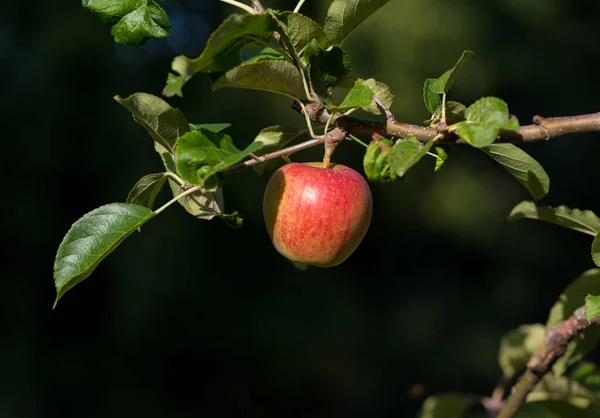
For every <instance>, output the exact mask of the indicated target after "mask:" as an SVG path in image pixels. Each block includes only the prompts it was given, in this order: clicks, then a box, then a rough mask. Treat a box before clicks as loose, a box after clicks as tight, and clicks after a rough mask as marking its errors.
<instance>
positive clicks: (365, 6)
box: [323, 0, 389, 45]
mask: <svg viewBox="0 0 600 418" xmlns="http://www.w3.org/2000/svg"><path fill="white" fill-rule="evenodd" d="M388 1H389V0H333V2H332V3H331V5H330V6H329V10H327V18H326V19H325V26H324V27H323V29H324V30H325V33H326V34H327V37H328V38H329V41H330V42H331V44H332V45H341V44H342V42H344V39H346V37H347V36H348V35H349V34H350V32H352V31H353V30H354V29H355V28H356V27H357V26H358V25H360V24H361V23H362V22H363V21H364V20H365V19H366V18H367V17H369V16H370V15H372V14H373V13H375V12H376V11H377V9H379V8H380V7H381V6H383V5H384V4H386V3H387V2H388Z"/></svg>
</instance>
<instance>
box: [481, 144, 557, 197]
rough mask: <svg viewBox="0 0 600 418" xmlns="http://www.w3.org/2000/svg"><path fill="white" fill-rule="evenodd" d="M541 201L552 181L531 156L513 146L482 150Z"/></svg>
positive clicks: (496, 145) (507, 145) (500, 145)
mask: <svg viewBox="0 0 600 418" xmlns="http://www.w3.org/2000/svg"><path fill="white" fill-rule="evenodd" d="M482 151H483V152H485V153H486V154H487V155H489V156H490V157H492V158H493V159H494V160H496V162H497V163H499V164H500V165H501V166H502V167H504V168H505V169H506V170H508V172H509V173H510V174H512V176H513V177H514V178H515V179H517V180H518V181H519V182H520V183H521V184H522V185H523V186H525V188H526V189H527V190H529V193H531V195H532V196H533V198H534V199H536V200H539V199H541V198H543V197H544V196H546V195H547V194H548V192H549V191H550V179H549V178H548V174H546V171H544V168H543V167H542V166H541V165H540V163H538V162H537V161H536V160H534V159H533V158H532V157H531V156H530V155H529V154H527V153H526V152H525V151H523V150H522V149H520V148H519V147H517V146H515V145H513V144H493V145H488V146H487V147H485V148H482Z"/></svg>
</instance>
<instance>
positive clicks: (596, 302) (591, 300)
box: [585, 295, 600, 322]
mask: <svg viewBox="0 0 600 418" xmlns="http://www.w3.org/2000/svg"><path fill="white" fill-rule="evenodd" d="M599 315H600V296H593V295H587V296H586V297H585V316H586V318H587V320H588V321H590V322H591V321H592V320H593V319H594V318H596V317H597V316H599Z"/></svg>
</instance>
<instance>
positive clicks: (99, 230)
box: [54, 203, 154, 307]
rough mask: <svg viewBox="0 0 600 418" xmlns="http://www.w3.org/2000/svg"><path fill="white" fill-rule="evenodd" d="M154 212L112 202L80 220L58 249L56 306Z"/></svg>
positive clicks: (55, 263) (141, 207) (140, 207)
mask: <svg viewBox="0 0 600 418" xmlns="http://www.w3.org/2000/svg"><path fill="white" fill-rule="evenodd" d="M153 216H154V213H153V212H152V211H151V210H150V209H148V208H147V207H145V206H139V205H132V204H127V203H112V204H109V205H105V206H102V207H99V208H98V209H94V210H93V211H91V212H89V213H87V214H86V215H84V216H83V217H82V218H80V219H79V220H77V221H76V222H75V223H74V224H73V226H71V229H69V232H67V235H65V237H64V238H63V241H62V242H61V244H60V246H59V247H58V252H57V253H56V260H55V262H54V284H55V286H56V301H55V302H54V307H56V304H57V303H58V300H59V299H60V298H61V297H62V296H63V295H64V294H65V293H66V292H67V291H68V290H70V289H71V288H73V286H75V285H76V284H77V283H79V282H81V281H82V280H84V279H85V278H87V277H88V276H89V275H90V274H92V272H93V271H94V269H95V268H96V267H97V266H98V264H100V262H101V261H102V260H104V258H106V256H108V255H109V254H110V253H111V252H112V251H113V250H114V249H115V248H117V246H118V245H119V244H120V243H121V242H123V240H124V239H125V238H127V237H128V236H129V235H131V234H132V233H133V232H134V231H135V230H136V229H138V228H139V227H140V226H142V225H143V224H144V223H146V222H147V221H148V220H150V219H151V218H152V217H153Z"/></svg>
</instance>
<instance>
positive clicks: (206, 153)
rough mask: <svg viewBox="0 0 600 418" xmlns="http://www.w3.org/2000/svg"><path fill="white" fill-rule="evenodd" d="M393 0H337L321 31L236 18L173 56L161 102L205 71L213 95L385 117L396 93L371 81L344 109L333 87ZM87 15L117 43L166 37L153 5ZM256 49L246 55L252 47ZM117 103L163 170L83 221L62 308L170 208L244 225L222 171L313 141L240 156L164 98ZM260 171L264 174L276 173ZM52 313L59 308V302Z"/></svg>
mask: <svg viewBox="0 0 600 418" xmlns="http://www.w3.org/2000/svg"><path fill="white" fill-rule="evenodd" d="M387 1H388V0H369V1H365V0H333V2H332V3H331V6H330V8H329V11H328V14H327V19H326V21H325V24H324V25H323V26H320V25H319V24H317V23H316V22H314V21H313V20H311V19H309V18H308V17H306V16H303V15H302V14H300V13H293V12H287V11H284V12H279V11H275V10H271V9H267V10H266V11H265V12H263V13H244V14H232V15H230V16H229V17H228V18H227V19H225V21H224V22H223V23H222V24H221V25H220V26H219V27H218V28H217V29H216V30H215V31H214V32H213V33H212V35H211V36H210V38H209V40H208V41H207V43H206V45H205V48H204V50H203V52H202V54H201V55H200V56H199V57H197V58H193V59H190V58H187V57H184V56H179V57H176V58H175V59H174V60H173V64H172V69H173V71H174V72H175V73H170V74H169V75H168V78H167V85H166V87H165V89H164V91H163V95H164V96H167V97H169V96H173V95H179V96H181V95H182V88H183V86H184V84H185V83H186V82H188V81H189V80H190V78H191V77H192V76H193V75H194V74H196V73H207V74H208V76H209V77H210V79H211V80H212V84H213V89H218V88H222V87H237V88H247V89H257V90H266V91H270V92H274V93H278V94H283V95H286V96H288V97H290V98H292V99H294V100H295V101H297V102H300V101H301V100H302V99H303V98H306V99H309V100H312V99H315V98H318V100H320V101H322V102H323V103H324V105H325V106H326V107H327V108H329V109H330V111H331V112H334V113H335V112H348V111H351V110H354V109H358V108H363V109H365V110H366V111H369V112H371V113H375V114H379V108H378V106H377V104H376V103H375V97H376V94H377V97H379V98H380V100H381V101H382V102H383V103H384V106H386V107H389V106H390V105H391V104H392V101H393V93H392V92H391V91H390V89H389V88H388V87H387V86H385V85H384V84H383V83H379V82H377V81H375V80H374V79H369V80H362V79H356V80H354V82H353V83H352V82H351V84H353V86H352V88H351V89H350V91H349V92H348V95H347V96H346V98H345V99H344V100H343V101H342V103H341V104H340V105H335V104H334V103H333V99H332V89H333V88H334V87H336V86H338V85H341V84H342V82H345V83H347V82H348V74H349V72H350V60H349V57H348V54H347V53H346V52H345V51H343V49H342V48H341V45H342V43H343V41H344V40H345V39H346V37H347V36H348V34H349V33H350V32H351V31H352V30H353V29H355V28H356V27H357V26H358V25H359V24H360V23H361V22H362V21H363V20H365V19H366V18H367V17H368V16H369V15H370V14H372V13H373V12H375V11H376V10H377V9H379V8H380V7H381V6H382V5H384V4H385V3H386V2H387ZM82 5H83V7H85V8H87V9H88V10H90V11H92V12H93V13H95V14H97V15H98V16H99V17H100V19H101V20H102V21H104V22H106V23H108V24H110V25H111V26H112V33H113V35H114V38H115V41H116V42H119V43H129V44H141V43H143V42H145V41H146V40H147V39H152V38H163V37H166V36H168V35H169V33H170V22H169V19H168V17H167V15H166V13H165V12H164V10H163V9H162V8H161V7H160V6H159V5H158V4H157V3H156V2H155V1H153V0H127V1H121V0H119V1H116V0H84V1H83V2H82ZM250 46H253V47H254V48H256V46H258V47H259V48H260V49H259V50H258V52H256V53H255V54H253V55H251V56H248V51H249V50H250V49H249V47H250ZM115 100H116V101H117V102H118V103H119V104H121V105H122V106H123V107H124V108H126V109H127V110H128V111H130V112H131V114H132V115H133V118H134V119H135V121H136V122H137V123H139V124H140V125H142V126H143V127H144V128H145V129H146V131H147V132H148V134H149V135H150V136H151V137H152V139H153V141H154V148H155V150H156V151H157V153H158V154H159V155H160V157H161V159H162V161H163V164H164V168H165V171H164V172H161V173H153V174H149V175H146V176H144V177H143V178H142V179H141V180H140V181H139V182H138V183H137V184H136V185H135V186H134V187H133V189H132V190H131V192H130V193H129V196H128V198H127V200H126V202H125V203H112V204H109V205H105V206H102V207H100V208H98V209H96V210H93V211H92V212H90V213H88V214H86V215H84V216H83V217H82V218H80V219H79V220H78V221H76V222H75V223H74V224H73V226H72V227H71V229H70V230H69V231H68V232H67V234H66V236H65V237H64V239H63V241H62V243H61V244H60V246H59V249H58V252H57V255H56V260H55V264H54V281H55V286H56V290H57V298H56V302H58V300H59V299H60V298H61V297H62V296H63V295H64V294H65V293H66V292H67V291H68V290H70V289H71V288H73V286H75V285H76V284H78V283H79V282H81V281H82V280H84V279H85V278H87V277H88V276H89V275H90V274H91V273H92V272H93V271H94V269H95V268H96V267H97V266H98V265H99V263H100V262H101V261H102V260H103V259H104V258H105V257H106V256H108V255H109V254H110V253H111V252H112V251H113V250H115V248H116V247H117V246H118V245H119V244H120V243H121V242H123V240H124V239H125V238H127V237H128V236H129V235H131V234H132V233H133V232H135V231H136V230H139V229H140V227H141V226H142V225H143V224H144V223H146V222H147V221H149V220H150V219H152V218H154V217H155V216H156V215H157V214H159V213H160V212H162V210H164V209H165V208H166V207H168V206H170V205H171V204H172V203H174V202H178V203H179V204H181V205H182V206H183V207H184V209H185V210H186V211H187V212H189V213H190V214H191V215H193V216H195V217H196V218H199V219H213V218H219V219H222V220H223V221H225V222H226V223H227V224H229V225H230V226H232V227H234V228H237V227H240V226H241V223H242V220H241V218H240V217H239V215H238V214H237V212H234V213H231V214H228V213H226V212H225V211H224V202H223V200H224V199H223V188H222V186H223V183H224V181H225V178H226V173H227V172H229V171H231V169H232V168H233V166H235V165H236V164H238V163H240V162H241V161H243V160H244V159H246V158H247V157H249V156H251V157H252V158H259V157H260V156H261V155H264V154H266V153H270V152H274V151H277V150H279V149H281V148H283V147H285V146H288V145H290V144H292V143H294V142H298V141H301V140H303V139H306V137H307V134H306V132H305V131H301V130H299V129H298V128H296V127H291V126H272V127H267V128H265V129H263V130H262V131H261V132H260V133H259V134H258V135H257V136H256V138H255V139H254V141H252V142H251V143H250V144H249V145H248V146H247V147H245V148H244V149H242V150H240V149H239V148H237V147H236V146H235V145H234V143H233V140H232V138H231V137H230V136H229V135H227V134H226V133H224V132H223V130H224V129H226V128H227V127H228V126H229V125H228V124H200V125H193V124H190V123H189V122H188V120H187V118H186V117H185V116H184V114H183V113H182V112H181V111H180V110H178V109H175V108H173V107H171V106H170V105H169V104H168V103H167V102H166V101H165V100H163V99H161V98H159V97H156V96H153V95H151V94H147V93H135V94H133V95H131V96H129V97H127V98H121V97H119V96H116V97H115ZM272 165H273V163H272V162H269V164H261V166H259V167H256V168H255V171H256V172H257V173H259V174H261V173H262V172H264V171H265V170H268V169H269V168H272ZM166 183H168V184H169V186H170V188H171V191H172V193H173V199H172V200H171V201H169V202H167V203H166V204H164V205H163V206H162V207H160V208H158V209H153V208H154V204H155V200H156V197H157V196H158V194H159V192H160V191H161V189H162V188H163V187H164V185H165V184H166ZM55 305H56V303H55Z"/></svg>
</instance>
